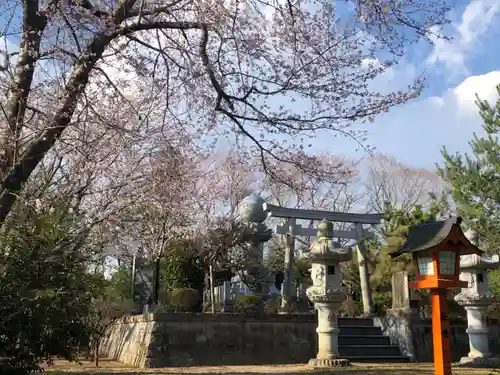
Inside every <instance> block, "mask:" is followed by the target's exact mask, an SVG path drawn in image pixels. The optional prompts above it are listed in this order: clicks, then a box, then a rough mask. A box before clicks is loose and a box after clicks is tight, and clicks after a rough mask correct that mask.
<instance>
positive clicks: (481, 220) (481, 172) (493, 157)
mask: <svg viewBox="0 0 500 375" xmlns="http://www.w3.org/2000/svg"><path fill="white" fill-rule="evenodd" d="M497 91H498V93H499V97H500V85H499V86H497ZM476 104H477V106H478V108H479V113H480V115H481V118H482V120H483V126H482V128H483V130H484V132H485V134H484V135H482V136H478V135H477V134H474V137H473V139H472V140H471V141H470V142H469V144H470V147H471V151H472V153H471V154H467V153H465V154H461V153H455V154H453V155H452V154H450V153H448V151H447V150H446V148H445V147H443V150H442V154H443V156H444V159H445V160H444V165H443V166H442V167H440V168H438V173H439V175H440V176H441V177H442V178H443V179H444V180H445V181H446V182H447V183H449V185H450V188H451V194H452V197H453V200H454V203H455V204H456V211H457V214H458V215H460V216H461V217H462V218H463V219H464V221H465V223H466V224H468V225H469V226H471V227H472V228H473V229H474V230H475V231H477V233H478V234H479V241H480V247H481V248H482V249H484V250H486V251H494V250H496V249H497V248H498V244H500V144H499V142H498V134H499V132H500V118H499V115H500V99H498V100H497V101H496V103H495V105H490V104H489V103H488V102H487V101H486V100H481V99H480V98H479V97H477V101H476Z"/></svg>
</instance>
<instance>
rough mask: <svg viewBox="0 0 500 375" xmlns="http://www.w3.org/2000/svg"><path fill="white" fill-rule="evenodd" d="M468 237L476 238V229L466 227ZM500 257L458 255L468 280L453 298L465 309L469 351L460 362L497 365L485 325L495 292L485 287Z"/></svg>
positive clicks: (463, 273)
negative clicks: (490, 349)
mask: <svg viewBox="0 0 500 375" xmlns="http://www.w3.org/2000/svg"><path fill="white" fill-rule="evenodd" d="M467 235H468V236H467V237H469V238H470V240H471V242H476V241H475V240H476V238H475V233H473V232H471V231H468V232H467ZM499 258H500V257H499V256H498V255H494V256H492V257H487V256H480V255H477V254H470V255H463V256H462V257H461V258H460V271H461V273H460V278H461V279H462V280H463V281H466V282H468V286H467V287H466V288H463V289H462V291H461V293H459V294H457V295H456V296H455V301H457V303H458V304H459V305H461V306H464V308H465V311H467V325H468V328H467V334H468V335H469V347H470V352H469V353H468V355H467V357H463V358H462V359H461V360H460V365H462V366H494V367H496V366H498V365H500V359H499V358H492V357H491V353H490V351H489V343H488V326H487V323H486V315H487V309H488V306H489V305H490V304H491V303H492V302H493V301H494V300H495V299H496V296H495V295H494V294H492V293H490V292H489V291H488V270H490V269H495V268H498V266H499V265H500V259H499Z"/></svg>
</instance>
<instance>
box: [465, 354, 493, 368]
mask: <svg viewBox="0 0 500 375" xmlns="http://www.w3.org/2000/svg"><path fill="white" fill-rule="evenodd" d="M456 366H457V367H473V368H500V358H492V357H475V358H470V357H463V358H462V359H460V362H458V363H457V364H456Z"/></svg>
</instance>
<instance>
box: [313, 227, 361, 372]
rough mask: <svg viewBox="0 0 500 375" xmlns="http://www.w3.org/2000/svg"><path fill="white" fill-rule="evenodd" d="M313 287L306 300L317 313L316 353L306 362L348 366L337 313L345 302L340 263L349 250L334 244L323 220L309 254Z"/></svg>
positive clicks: (348, 255) (322, 365) (350, 254)
mask: <svg viewBox="0 0 500 375" xmlns="http://www.w3.org/2000/svg"><path fill="white" fill-rule="evenodd" d="M304 256H305V257H307V258H309V259H311V262H312V265H311V269H310V271H311V278H312V281H313V285H312V286H311V287H309V288H307V291H306V294H307V297H308V298H309V299H310V300H311V302H313V303H314V307H315V309H316V310H317V311H318V327H317V329H316V332H317V333H318V354H317V356H316V358H313V359H311V360H310V361H309V365H311V366H314V367H333V366H349V365H350V363H349V361H348V360H347V359H341V358H340V357H339V352H338V332H339V329H338V322H337V312H338V310H339V308H340V305H341V304H342V302H343V301H344V300H345V293H344V291H343V290H342V289H341V288H340V264H339V263H340V262H344V261H348V260H350V259H352V251H351V249H341V248H340V246H339V244H338V243H335V242H334V241H333V223H332V222H329V221H326V220H322V221H321V222H320V223H319V224H318V227H317V239H316V241H314V243H313V244H312V245H311V248H310V250H309V252H307V253H305V254H304Z"/></svg>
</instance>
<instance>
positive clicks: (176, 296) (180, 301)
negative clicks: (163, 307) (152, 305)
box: [168, 288, 200, 312]
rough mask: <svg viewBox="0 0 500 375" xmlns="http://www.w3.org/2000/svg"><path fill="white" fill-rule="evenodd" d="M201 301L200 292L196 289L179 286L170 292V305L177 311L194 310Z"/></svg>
mask: <svg viewBox="0 0 500 375" xmlns="http://www.w3.org/2000/svg"><path fill="white" fill-rule="evenodd" d="M199 301H200V294H199V293H198V291H197V290H196V289H192V288H178V289H174V290H172V291H171V292H170V293H169V297H168V302H169V305H170V306H172V307H173V308H174V311H176V312H194V311H196V307H197V305H198V303H199Z"/></svg>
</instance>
